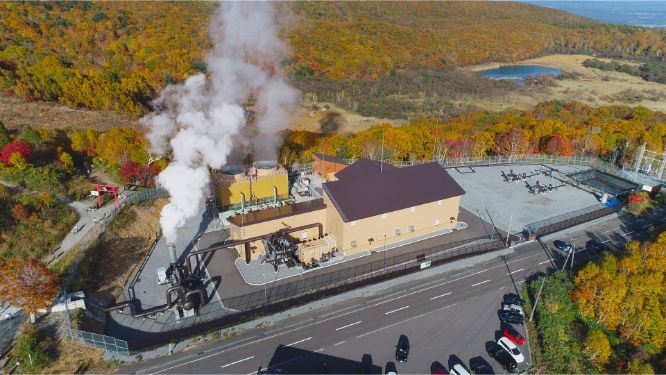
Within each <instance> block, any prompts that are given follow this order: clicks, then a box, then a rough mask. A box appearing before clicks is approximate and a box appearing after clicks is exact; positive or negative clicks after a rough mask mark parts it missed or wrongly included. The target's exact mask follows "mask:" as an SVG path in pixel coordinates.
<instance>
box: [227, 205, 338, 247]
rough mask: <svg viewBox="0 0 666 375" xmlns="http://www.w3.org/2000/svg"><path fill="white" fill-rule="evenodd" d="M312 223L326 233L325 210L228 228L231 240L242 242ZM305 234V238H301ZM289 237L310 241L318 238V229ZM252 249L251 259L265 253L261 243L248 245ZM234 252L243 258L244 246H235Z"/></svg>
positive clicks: (310, 229) (232, 225) (292, 234)
mask: <svg viewBox="0 0 666 375" xmlns="http://www.w3.org/2000/svg"><path fill="white" fill-rule="evenodd" d="M312 223H321V224H322V225H323V226H324V233H326V210H325V209H321V210H316V211H310V212H305V213H302V214H298V215H293V216H287V217H282V218H279V219H275V220H270V221H264V222H261V223H257V224H252V225H245V226H243V227H242V228H241V227H239V226H236V225H234V224H231V226H230V228H229V233H230V235H231V239H232V240H242V239H245V238H250V237H255V236H262V235H265V234H269V233H273V232H277V231H278V230H280V229H282V228H285V225H286V226H289V227H299V226H302V225H307V224H312ZM305 232H307V235H306V236H307V237H303V236H304V234H303V233H305ZM291 236H292V237H294V238H297V239H305V238H308V239H311V238H318V237H319V229H317V228H316V227H315V228H309V229H306V230H303V231H300V232H294V233H291ZM250 246H251V249H252V259H255V258H258V257H259V256H260V255H262V254H264V253H265V249H264V244H263V243H261V241H255V242H252V243H250ZM236 251H238V256H239V257H243V258H245V248H244V246H236Z"/></svg>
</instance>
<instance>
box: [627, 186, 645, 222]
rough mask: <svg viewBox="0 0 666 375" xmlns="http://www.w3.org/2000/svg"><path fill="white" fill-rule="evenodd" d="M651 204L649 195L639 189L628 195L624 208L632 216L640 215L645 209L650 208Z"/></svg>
mask: <svg viewBox="0 0 666 375" xmlns="http://www.w3.org/2000/svg"><path fill="white" fill-rule="evenodd" d="M651 205H652V200H651V199H650V195H648V193H647V192H645V191H641V192H639V193H636V194H632V195H630V196H629V198H628V199H627V205H626V206H625V210H626V211H627V212H629V213H630V214H632V215H634V216H640V215H642V214H643V213H644V212H645V210H647V209H648V208H650V206H651Z"/></svg>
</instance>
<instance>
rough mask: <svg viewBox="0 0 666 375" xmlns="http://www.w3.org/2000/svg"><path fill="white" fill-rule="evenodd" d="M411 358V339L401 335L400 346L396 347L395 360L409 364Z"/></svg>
mask: <svg viewBox="0 0 666 375" xmlns="http://www.w3.org/2000/svg"><path fill="white" fill-rule="evenodd" d="M407 357H409V339H408V338H407V336H405V335H400V338H399V339H398V345H397V346H396V347H395V360H396V361H398V362H402V363H404V362H407Z"/></svg>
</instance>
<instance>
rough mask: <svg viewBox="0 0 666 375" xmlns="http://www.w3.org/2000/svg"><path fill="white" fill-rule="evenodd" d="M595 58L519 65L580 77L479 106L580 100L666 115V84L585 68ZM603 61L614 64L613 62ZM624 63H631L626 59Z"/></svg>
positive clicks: (544, 59) (575, 57) (541, 59)
mask: <svg viewBox="0 0 666 375" xmlns="http://www.w3.org/2000/svg"><path fill="white" fill-rule="evenodd" d="M592 57H593V56H588V55H549V56H543V57H538V58H535V59H529V60H523V61H520V62H517V63H515V65H521V64H522V65H531V64H535V65H543V66H547V67H551V68H556V69H560V70H562V71H565V72H567V73H575V74H576V75H578V77H576V78H564V79H561V80H556V81H555V82H556V83H557V85H556V86H555V87H542V88H539V89H537V90H532V91H531V92H530V94H531V95H520V94H511V95H507V96H506V97H504V98H502V99H500V100H496V101H494V102H485V103H484V102H481V103H478V105H479V106H480V107H482V108H484V109H487V110H503V109H507V108H512V107H513V108H519V109H527V108H531V107H533V106H534V105H535V104H537V103H539V102H543V101H548V100H564V101H572V100H576V101H581V102H584V103H588V104H591V105H609V104H624V105H629V106H639V105H641V106H644V107H647V108H649V109H652V110H655V111H661V112H666V85H663V84H660V83H656V82H648V81H645V80H643V79H642V78H640V77H635V76H631V75H629V74H626V73H620V72H614V71H604V70H599V69H592V68H587V67H584V66H583V61H585V60H587V59H590V58H592ZM600 60H602V61H610V59H600ZM622 62H623V63H627V61H625V60H622ZM497 66H499V64H497V63H488V64H483V65H476V66H473V67H469V68H467V69H468V70H471V71H479V70H484V69H488V68H492V67H497Z"/></svg>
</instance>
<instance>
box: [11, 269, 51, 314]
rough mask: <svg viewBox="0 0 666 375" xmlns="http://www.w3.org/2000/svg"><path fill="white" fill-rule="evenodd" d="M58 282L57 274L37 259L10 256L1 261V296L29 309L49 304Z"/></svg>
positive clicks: (32, 309) (30, 311)
mask: <svg viewBox="0 0 666 375" xmlns="http://www.w3.org/2000/svg"><path fill="white" fill-rule="evenodd" d="M59 285H60V284H59V281H58V277H57V276H56V275H55V274H54V273H53V272H52V271H51V270H50V269H48V268H47V267H46V266H45V265H44V264H43V263H42V262H40V261H39V260H37V259H27V260H21V259H18V258H11V259H9V260H7V261H5V262H4V263H3V264H1V265H0V299H2V300H3V301H7V302H9V303H11V304H12V305H14V306H17V307H20V308H22V309H24V310H26V311H27V312H29V313H34V312H35V311H37V310H38V309H42V308H45V307H47V306H48V305H49V303H51V301H52V300H53V299H54V298H55V297H56V295H57V294H58V289H59Z"/></svg>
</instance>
